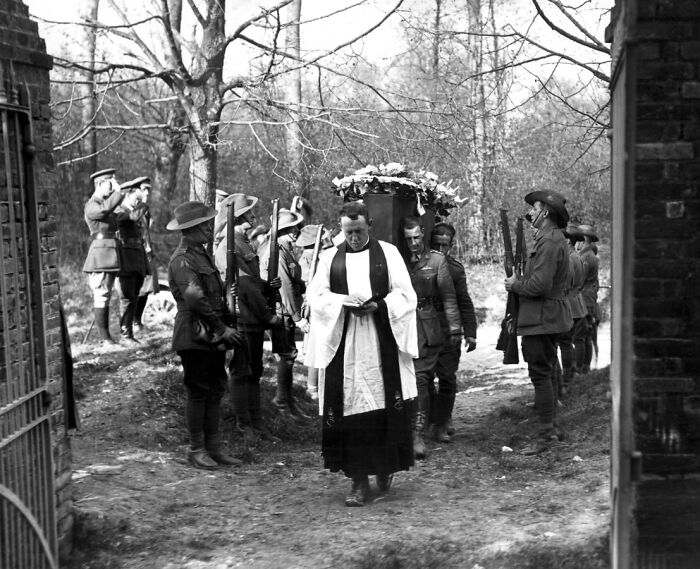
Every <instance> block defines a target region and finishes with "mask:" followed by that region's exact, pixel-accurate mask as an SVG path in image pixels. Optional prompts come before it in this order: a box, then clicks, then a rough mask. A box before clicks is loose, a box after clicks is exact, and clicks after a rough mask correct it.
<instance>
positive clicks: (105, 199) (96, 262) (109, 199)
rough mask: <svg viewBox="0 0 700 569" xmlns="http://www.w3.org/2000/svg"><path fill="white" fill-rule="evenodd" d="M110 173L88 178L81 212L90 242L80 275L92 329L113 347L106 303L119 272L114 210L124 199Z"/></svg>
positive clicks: (112, 174) (107, 170)
mask: <svg viewBox="0 0 700 569" xmlns="http://www.w3.org/2000/svg"><path fill="white" fill-rule="evenodd" d="M114 172H115V170H114V168H108V169H106V170H100V171H99V172H95V173H94V174H92V175H91V176H90V178H91V179H92V182H93V184H94V191H93V194H92V196H91V197H90V199H89V200H88V201H87V203H86V204H85V210H84V213H85V223H87V226H88V229H89V230H90V237H91V238H92V242H91V243H90V249H89V250H88V254H87V257H86V259H85V264H84V265H83V272H86V273H88V281H89V284H90V289H91V290H92V295H93V304H94V310H95V326H96V327H97V331H98V333H99V335H100V339H101V340H102V342H103V343H105V344H116V342H115V341H114V339H112V336H111V335H110V333H109V301H110V299H111V297H112V289H113V288H114V281H115V279H116V277H117V273H118V272H119V254H118V251H117V214H116V213H115V209H116V208H117V207H118V206H119V204H121V202H122V200H123V199H124V194H123V193H122V192H121V189H120V187H119V182H117V179H116V178H115V177H114Z"/></svg>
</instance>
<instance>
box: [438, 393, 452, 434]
mask: <svg viewBox="0 0 700 569" xmlns="http://www.w3.org/2000/svg"><path fill="white" fill-rule="evenodd" d="M453 406H454V395H451V394H448V393H441V392H438V393H437V395H436V396H435V406H434V410H435V431H434V436H435V440H436V441H437V442H439V443H449V442H450V441H451V440H452V437H451V436H450V434H449V433H448V432H447V423H448V422H449V420H450V414H451V411H452V407H453Z"/></svg>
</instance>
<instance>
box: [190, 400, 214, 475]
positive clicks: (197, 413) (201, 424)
mask: <svg viewBox="0 0 700 569" xmlns="http://www.w3.org/2000/svg"><path fill="white" fill-rule="evenodd" d="M206 412H207V397H206V396H204V395H199V394H197V395H193V394H192V393H189V394H188V397H187V402H186V403H185V419H186V421H187V430H188V431H189V433H190V450H189V452H188V453H187V460H188V462H189V463H190V464H191V465H192V466H194V467H195V468H201V469H203V470H214V469H216V468H218V464H217V463H216V461H215V460H214V459H213V458H212V457H210V456H209V454H208V453H207V449H206V447H205V446H204V432H205V430H211V427H210V428H209V429H207V425H206Z"/></svg>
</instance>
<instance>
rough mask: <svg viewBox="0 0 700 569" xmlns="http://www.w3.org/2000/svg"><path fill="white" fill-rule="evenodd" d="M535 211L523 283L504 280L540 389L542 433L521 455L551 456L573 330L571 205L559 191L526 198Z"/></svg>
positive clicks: (533, 378) (538, 406)
mask: <svg viewBox="0 0 700 569" xmlns="http://www.w3.org/2000/svg"><path fill="white" fill-rule="evenodd" d="M525 201H526V202H527V203H528V204H530V205H531V206H532V209H530V211H529V213H528V214H527V215H526V216H525V218H526V219H527V220H528V221H529V222H530V223H531V224H532V227H533V228H534V230H535V238H534V247H533V250H532V251H531V253H530V256H529V259H528V261H527V263H526V266H525V273H524V274H523V276H522V277H518V276H517V275H515V274H514V275H513V276H511V277H507V278H506V279H505V289H506V290H507V291H508V292H511V291H512V292H514V293H515V294H517V295H518V298H519V311H518V335H519V336H522V352H523V357H524V358H525V361H526V362H527V368H528V374H529V376H530V381H532V384H533V385H534V387H535V410H536V411H537V414H538V418H539V423H540V425H539V428H538V430H537V433H536V434H535V437H534V438H533V440H532V442H531V444H529V445H528V446H527V447H526V448H524V449H523V450H522V454H525V455H532V454H537V453H540V452H542V451H545V450H547V449H548V448H549V447H550V446H551V445H552V444H554V443H555V442H557V441H558V437H559V436H560V433H559V431H558V429H557V426H556V424H555V420H556V405H557V398H556V395H557V394H556V391H555V386H554V385H553V379H554V373H553V372H554V361H555V359H556V353H557V352H556V338H557V335H558V334H560V333H562V332H567V331H568V330H570V329H571V327H572V326H573V319H572V317H571V308H570V307H569V303H568V301H567V299H566V291H567V289H568V288H569V283H570V281H571V275H570V269H569V249H568V246H567V243H566V239H565V238H564V235H563V233H562V231H561V230H562V229H563V228H565V227H566V225H567V223H568V221H569V212H568V211H567V209H566V205H565V203H566V199H565V198H564V197H563V196H562V195H561V194H559V193H557V192H554V191H535V192H531V193H529V194H527V195H526V196H525Z"/></svg>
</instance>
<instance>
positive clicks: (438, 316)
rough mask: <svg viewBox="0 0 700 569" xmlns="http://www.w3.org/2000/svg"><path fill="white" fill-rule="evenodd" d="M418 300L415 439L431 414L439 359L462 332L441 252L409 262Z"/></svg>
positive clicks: (450, 281)
mask: <svg viewBox="0 0 700 569" xmlns="http://www.w3.org/2000/svg"><path fill="white" fill-rule="evenodd" d="M406 266H407V268H408V273H409V275H410V277H411V284H412V285H413V290H415V292H416V296H417V298H418V305H417V308H416V320H417V328H418V358H416V359H414V360H413V365H414V368H415V372H416V386H417V388H418V400H417V409H416V419H415V428H414V436H415V437H416V439H418V438H419V437H422V435H423V430H424V428H425V426H426V423H427V420H428V416H429V413H430V391H431V390H430V384H432V382H433V378H434V377H435V368H436V366H437V362H438V356H439V354H440V351H441V350H442V349H443V347H444V345H445V344H446V343H449V341H450V340H449V337H448V336H449V335H452V334H460V335H461V333H462V326H461V323H460V316H459V309H458V307H457V298H456V294H455V287H454V284H453V281H452V277H451V276H450V269H449V267H448V263H447V260H446V258H445V256H444V255H443V254H442V253H438V252H435V251H430V250H427V249H426V250H425V251H423V253H422V254H421V255H420V257H419V259H418V260H417V261H416V262H412V261H408V262H407V263H406Z"/></svg>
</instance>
